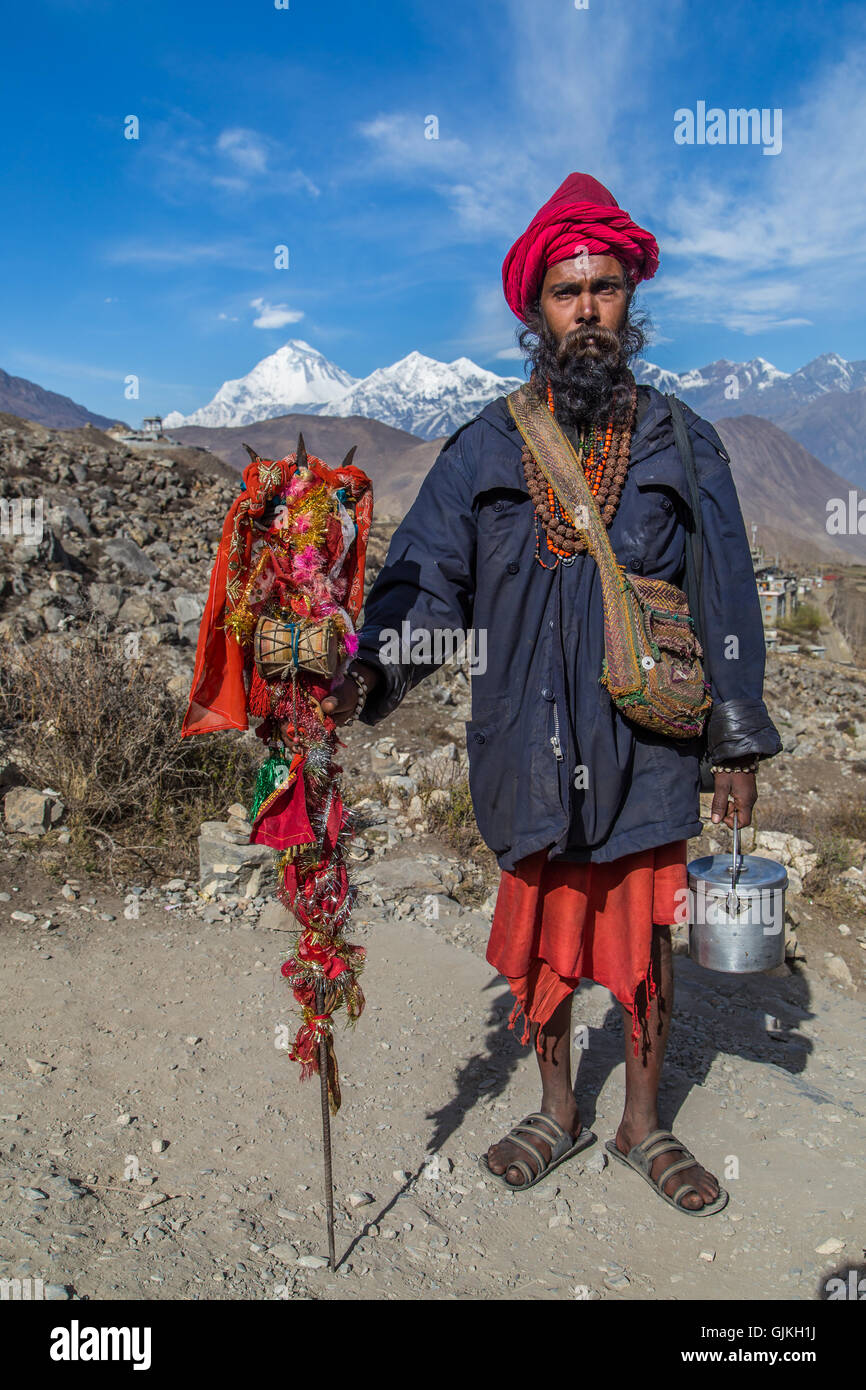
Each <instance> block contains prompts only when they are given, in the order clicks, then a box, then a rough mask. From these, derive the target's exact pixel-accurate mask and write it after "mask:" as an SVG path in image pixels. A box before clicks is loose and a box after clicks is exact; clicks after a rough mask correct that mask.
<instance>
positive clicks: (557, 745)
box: [550, 700, 563, 763]
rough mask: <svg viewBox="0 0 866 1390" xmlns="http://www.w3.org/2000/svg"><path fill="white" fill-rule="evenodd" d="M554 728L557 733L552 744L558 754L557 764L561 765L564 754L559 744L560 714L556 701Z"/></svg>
mask: <svg viewBox="0 0 866 1390" xmlns="http://www.w3.org/2000/svg"><path fill="white" fill-rule="evenodd" d="M553 727H554V729H555V730H556V732H555V733H554V735H553V737H552V738H551V740H550V742H551V744H552V745H553V751H554V753H555V754H556V760H557V762H560V763H561V762H562V757H563V754H562V745H561V744H560V742H559V714H558V713H557V709H556V701H555V700H554V702H553Z"/></svg>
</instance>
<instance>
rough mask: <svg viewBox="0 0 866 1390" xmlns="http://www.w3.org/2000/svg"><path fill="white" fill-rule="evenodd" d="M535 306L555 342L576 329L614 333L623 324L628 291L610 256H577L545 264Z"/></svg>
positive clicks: (619, 270) (620, 268)
mask: <svg viewBox="0 0 866 1390" xmlns="http://www.w3.org/2000/svg"><path fill="white" fill-rule="evenodd" d="M539 307H540V309H541V312H542V314H543V315H544V318H545V321H546V322H547V324H548V326H549V328H550V330H551V332H552V333H553V334H554V336H555V337H556V340H557V342H562V340H563V339H564V338H565V336H566V335H567V334H568V333H572V332H573V331H574V330H575V329H576V328H581V329H583V333H581V337H584V336H585V337H586V339H588V340H589V341H592V334H591V332H588V331H587V330H590V329H591V328H592V327H594V326H597V327H601V328H607V329H609V330H610V332H612V333H618V332H619V330H620V328H622V326H623V324H624V323H625V317H626V312H627V309H628V294H627V286H626V279H625V271H624V270H623V267H622V265H621V263H620V262H619V261H618V260H617V259H616V258H615V257H614V256H581V257H580V258H579V259H574V260H568V261H557V262H556V264H555V265H551V266H548V268H547V273H546V275H545V277H544V283H543V284H542V287H541V297H540V301H539Z"/></svg>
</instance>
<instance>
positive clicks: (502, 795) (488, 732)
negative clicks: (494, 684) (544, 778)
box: [465, 695, 519, 854]
mask: <svg viewBox="0 0 866 1390" xmlns="http://www.w3.org/2000/svg"><path fill="white" fill-rule="evenodd" d="M472 713H473V718H472V719H469V720H467V721H466V724H465V728H466V752H467V755H468V758H469V793H470V795H471V797H472V809H473V811H474V812H475V820H476V824H477V825H478V832H479V834H480V835H481V838H482V840H483V841H484V843H485V844H486V845H487V846H488V848H489V849H491V850H493V852H494V854H501V853H503V851H505V850H507V849H510V847H511V844H512V841H513V837H514V808H515V804H516V795H517V783H518V780H519V763H518V757H519V742H518V741H517V740H516V739H514V738H512V737H511V733H512V731H511V729H510V724H511V697H510V696H509V695H493V696H490V695H488V696H481V697H475V698H473V701H472Z"/></svg>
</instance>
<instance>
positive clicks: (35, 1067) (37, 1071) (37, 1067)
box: [27, 1057, 54, 1076]
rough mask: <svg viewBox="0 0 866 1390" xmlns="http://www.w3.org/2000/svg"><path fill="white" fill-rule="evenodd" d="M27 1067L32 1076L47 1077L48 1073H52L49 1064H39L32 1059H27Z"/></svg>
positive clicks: (52, 1068)
mask: <svg viewBox="0 0 866 1390" xmlns="http://www.w3.org/2000/svg"><path fill="white" fill-rule="evenodd" d="M27 1065H28V1067H29V1068H30V1070H31V1071H32V1073H33V1075H34V1076H47V1075H48V1073H49V1072H50V1071H54V1067H52V1065H51V1063H50V1062H40V1061H37V1060H36V1059H35V1058H33V1057H28V1058H27Z"/></svg>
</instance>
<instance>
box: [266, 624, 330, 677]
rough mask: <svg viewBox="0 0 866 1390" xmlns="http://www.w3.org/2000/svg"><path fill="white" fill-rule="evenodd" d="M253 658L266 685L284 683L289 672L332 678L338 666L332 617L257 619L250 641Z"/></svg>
mask: <svg viewBox="0 0 866 1390" xmlns="http://www.w3.org/2000/svg"><path fill="white" fill-rule="evenodd" d="M253 657H254V659H255V663H256V669H257V670H258V672H259V675H260V676H261V677H262V678H263V679H264V680H267V681H281V680H286V679H287V678H288V677H289V676H290V675H291V673H292V671H298V670H302V671H312V672H313V673H314V674H315V675H318V676H333V675H334V673H335V671H336V669H337V665H338V662H339V635H338V633H337V629H336V626H335V623H334V619H333V617H327V618H322V619H320V620H319V621H317V622H311V621H310V619H309V618H295V619H286V618H269V617H264V618H260V619H259V621H258V624H257V626H256V631H255V636H254V638H253Z"/></svg>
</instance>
